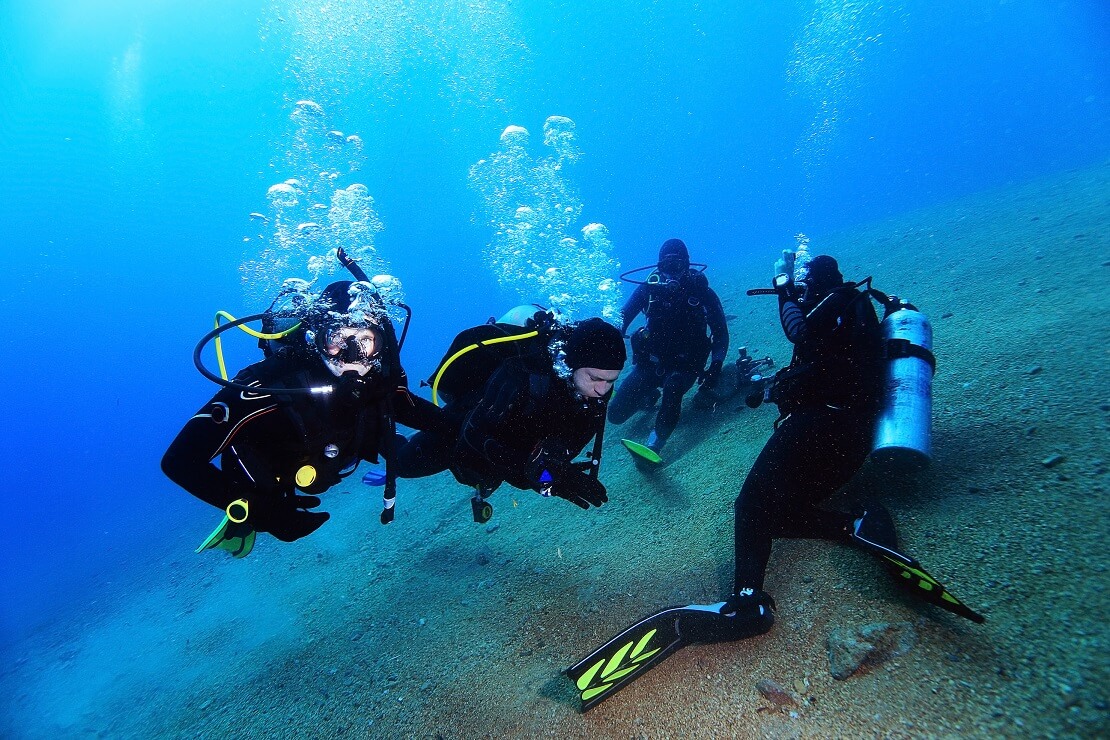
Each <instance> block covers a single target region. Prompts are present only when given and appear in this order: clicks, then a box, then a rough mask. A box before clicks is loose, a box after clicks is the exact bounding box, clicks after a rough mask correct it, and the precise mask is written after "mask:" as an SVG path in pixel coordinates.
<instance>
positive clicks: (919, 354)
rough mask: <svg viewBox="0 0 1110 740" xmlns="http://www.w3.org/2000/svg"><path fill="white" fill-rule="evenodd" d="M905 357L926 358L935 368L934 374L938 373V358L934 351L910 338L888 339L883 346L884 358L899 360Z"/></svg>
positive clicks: (930, 365)
mask: <svg viewBox="0 0 1110 740" xmlns="http://www.w3.org/2000/svg"><path fill="white" fill-rule="evenodd" d="M903 357H916V358H917V359H919V360H924V361H925V362H927V363H928V364H929V367H931V368H932V369H933V375H936V374H937V358H936V355H934V354H933V353H932V352H930V351H929V350H927V349H925V348H924V347H922V346H921V345H919V344H914V343H913V342H911V341H910V340H908V339H888V340H887V341H886V345H885V346H884V347H883V359H884V360H897V359H900V358H903Z"/></svg>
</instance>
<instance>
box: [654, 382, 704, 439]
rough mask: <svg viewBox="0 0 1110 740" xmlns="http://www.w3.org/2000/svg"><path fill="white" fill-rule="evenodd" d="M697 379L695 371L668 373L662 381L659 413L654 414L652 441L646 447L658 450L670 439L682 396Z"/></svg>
mask: <svg viewBox="0 0 1110 740" xmlns="http://www.w3.org/2000/svg"><path fill="white" fill-rule="evenodd" d="M697 379H698V376H697V373H690V372H673V373H668V374H667V376H666V379H665V380H664V381H663V400H662V402H661V403H660V404H659V413H658V414H656V416H655V430H654V433H653V434H652V437H653V441H654V442H655V444H652V443H651V442H649V443H648V447H651V448H652V449H653V450H655V451H656V452H658V451H659V450H661V449H662V448H663V445H665V444H666V443H667V440H668V439H670V436H671V433H672V432H674V429H675V427H676V426H678V419H679V417H680V416H681V415H682V397H683V396H684V395H686V391H688V390H690V388H692V387H693V385H694V382H695V381H696V380H697Z"/></svg>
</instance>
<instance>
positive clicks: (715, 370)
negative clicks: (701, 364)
mask: <svg viewBox="0 0 1110 740" xmlns="http://www.w3.org/2000/svg"><path fill="white" fill-rule="evenodd" d="M722 367H724V362H722V361H721V360H713V362H711V363H709V367H708V368H706V369H705V370H702V371H701V374H700V377H699V378H698V380H699V381H700V385H701V387H702V388H704V389H705V390H713V389H714V388H716V387H717V381H718V380H720V379H721V368H722Z"/></svg>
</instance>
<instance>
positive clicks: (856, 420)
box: [722, 255, 897, 628]
mask: <svg viewBox="0 0 1110 740" xmlns="http://www.w3.org/2000/svg"><path fill="white" fill-rule="evenodd" d="M776 288H777V289H778V295H779V318H780V320H781V322H782V328H783V332H784V333H785V334H786V338H787V339H789V340H790V342H791V343H792V344H793V345H794V356H793V358H792V359H791V361H790V365H789V366H787V367H785V368H783V369H782V370H780V371H779V373H778V374H777V375H776V376H775V379H774V382H773V385H772V386H771V389H770V398H771V400H772V401H774V402H775V403H776V404H777V405H778V407H779V412H780V417H779V422H778V423H777V424H776V428H775V432H774V434H772V435H771V438H770V439H769V440H768V441H767V444H766V445H764V447H763V451H762V452H760V454H759V457H757V458H756V461H755V464H754V465H753V466H752V468H751V470H750V471H749V472H748V476H747V478H746V479H745V481H744V485H743V486H742V487H741V489H740V495H739V496H738V497H737V499H736V522H735V535H736V542H735V547H736V569H735V591H734V594H733V596H732V598H731V599H730V600H729V602H728V606H727V607H726V609H725V610H722V611H726V610H728V609H732V610H735V609H738V608H739V609H744V608H745V607H746V606H750V605H751V604H760V603H762V604H767V603H773V602H771V600H770V597H769V596H768V595H767V594H766V593H764V592H763V585H764V574H765V572H766V569H767V561H768V559H769V557H770V555H771V542H772V540H774V539H777V538H780V537H791V538H793V537H802V538H822V539H831V540H841V541H845V542H849V541H851V537H852V535H853V532H857V533H858V531H859V530H860V528H861V527H864V524H865V523H866V528H867V529H868V530H869V531H868V534H869V535H871V537H872V538H873V539H875V540H877V541H879V542H881V543H884V544H888V545H889V546H891V547H892V548H896V547H897V543H896V539H895V535H894V525H893V522H892V521H891V520H890V516H889V514H887V513H886V511H885V510H883V509H881V508H878V507H872V508H871V509H870V512H869V515H868V516H867V518H866V519H864V518H862V517H859V518H857V517H856V516H852V515H850V514H844V513H839V512H834V511H828V510H826V509H821V508H819V507H818V504H819V503H820V502H821V501H823V500H825V499H827V498H828V497H830V496H831V495H832V494H834V493H836V491H837V490H839V489H840V488H841V487H842V486H843V485H844V484H846V483H847V482H848V481H849V480H850V479H851V478H852V476H854V475H855V474H856V471H858V470H859V469H860V467H861V466H862V465H863V462H864V460H866V459H867V455H868V453H869V452H870V451H871V444H872V430H873V428H874V424H875V419H876V417H877V415H878V412H879V404H880V400H881V392H882V375H881V336H880V331H879V320H878V317H877V316H876V314H875V309H874V306H872V304H871V301H870V299H869V298H868V296H867V293H866V292H865V291H863V290H860V289H859V288H857V287H855V285H853V284H846V283H845V282H844V279H843V277H842V276H841V274H840V270H839V267H838V266H837V264H836V260H834V259H833V258H832V257H829V256H827V255H821V256H819V257H815V258H813V260H812V261H811V262H810V263H809V265H808V270H807V272H806V273H805V275H804V276H803V277H802V279H801V281H800V285H799V286H794V285H793V284H792V283H791V282H790V280H789V279H788V277H787V276H785V275H784V276H779V278H777V279H776ZM799 288H800V290H799ZM767 627H768V628H770V624H768V625H767Z"/></svg>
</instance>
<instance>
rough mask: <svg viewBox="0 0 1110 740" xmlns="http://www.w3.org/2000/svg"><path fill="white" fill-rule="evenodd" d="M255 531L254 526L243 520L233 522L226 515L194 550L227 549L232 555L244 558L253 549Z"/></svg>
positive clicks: (199, 551)
mask: <svg viewBox="0 0 1110 740" xmlns="http://www.w3.org/2000/svg"><path fill="white" fill-rule="evenodd" d="M256 534H257V533H256V532H255V531H254V527H252V526H250V525H249V524H246V523H245V522H233V521H231V520H230V519H228V518H227V517H226V516H225V517H224V519H223V521H222V522H220V524H219V526H217V527H216V528H215V529H214V530H212V534H210V535H208V537H207V538H206V539H205V540H204V542H202V543H200V547H198V548H197V549H196V552H198V553H201V552H204V551H205V550H215V549H220V550H227V551H228V552H229V553H231V555H232V557H236V558H245V557H246V556H248V555H250V554H251V550H252V549H254V538H255V535H256Z"/></svg>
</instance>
